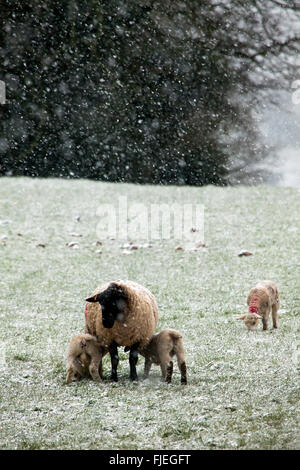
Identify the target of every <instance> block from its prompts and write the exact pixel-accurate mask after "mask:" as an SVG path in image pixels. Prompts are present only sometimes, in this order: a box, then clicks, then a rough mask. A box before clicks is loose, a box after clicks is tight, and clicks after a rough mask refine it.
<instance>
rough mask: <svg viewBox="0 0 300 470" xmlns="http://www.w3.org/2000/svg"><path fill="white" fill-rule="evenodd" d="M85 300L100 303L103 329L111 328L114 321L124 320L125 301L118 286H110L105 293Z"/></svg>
mask: <svg viewBox="0 0 300 470" xmlns="http://www.w3.org/2000/svg"><path fill="white" fill-rule="evenodd" d="M86 300H87V302H99V303H100V305H101V310H102V324H103V326H104V328H112V327H113V326H114V323H115V321H116V320H117V321H120V320H122V319H123V318H124V310H125V307H126V305H127V299H126V296H125V294H124V292H123V291H122V289H121V288H120V287H119V286H118V285H115V284H110V285H109V287H108V288H107V289H106V290H105V291H103V292H101V293H100V294H97V295H95V296H94V297H90V298H89V299H86Z"/></svg>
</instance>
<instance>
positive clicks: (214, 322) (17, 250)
mask: <svg viewBox="0 0 300 470" xmlns="http://www.w3.org/2000/svg"><path fill="white" fill-rule="evenodd" d="M120 195H123V196H124V195H126V196H127V197H128V201H129V202H143V203H147V204H150V203H151V202H155V203H157V202H159V203H174V202H179V203H187V202H192V203H200V204H204V206H205V242H206V243H207V245H208V247H207V248H199V249H198V250H197V251H188V250H175V247H176V245H178V244H181V245H182V246H183V248H185V244H184V242H182V243H180V242H178V241H175V240H160V241H154V242H153V244H152V247H151V248H149V247H145V248H139V249H137V250H132V251H131V252H130V254H123V250H122V249H121V248H120V245H121V244H122V242H120V240H118V239H115V240H111V239H103V240H101V242H102V246H101V247H99V246H95V245H94V242H96V241H97V240H98V239H99V237H98V236H97V233H96V229H97V225H98V223H99V216H98V215H97V208H98V207H99V205H100V204H102V203H110V202H114V203H116V204H117V201H118V197H119V196H120ZM299 196H300V193H299V191H298V190H297V189H290V188H274V187H255V188H249V187H248V188H245V187H238V188H216V187H212V186H208V187H204V188H191V187H180V188H178V187H151V186H143V187H141V186H135V185H125V184H124V185H121V184H119V185H118V184H103V183H99V182H93V181H67V180H39V179H26V178H2V179H0V254H1V262H0V271H1V273H0V274H1V275H0V291H1V296H0V334H1V343H0V368H1V373H0V408H1V411H0V416H1V424H0V426H1V432H0V448H2V449H54V448H57V449H67V448H72V449H295V448H297V446H298V447H299V440H298V435H297V423H298V420H297V418H298V413H299V409H298V407H297V404H298V399H299V388H298V375H297V367H298V365H297V344H296V337H297V314H299V304H300V289H299V288H300V272H299V215H300V203H299V200H300V198H299ZM78 216H80V220H78ZM74 232H75V233H77V234H78V235H82V236H81V237H75V236H74ZM72 233H73V235H71V234H72ZM195 240H197V232H195ZM70 241H75V242H76V243H78V246H79V247H78V248H77V249H76V248H70V247H68V246H67V244H68V243H69V242H70ZM132 241H133V242H136V240H132ZM38 245H44V246H38ZM99 249H101V250H102V253H101V254H100V253H97V251H98V250H99ZM243 249H245V250H250V251H252V252H253V256H249V257H238V256H237V255H238V253H239V252H240V251H241V250H243ZM117 278H123V279H124V278H128V279H132V280H135V281H137V282H139V283H141V284H144V285H145V286H147V287H148V288H149V289H150V290H151V291H152V292H153V293H154V295H155V296H156V298H157V301H158V304H159V309H160V318H159V325H158V330H161V329H162V328H165V327H172V328H177V329H179V330H181V331H182V333H183V336H184V344H185V348H186V355H187V366H188V381H189V383H188V385H187V386H181V385H180V376H179V373H178V371H177V369H176V367H175V372H174V378H173V383H172V384H171V385H167V384H165V383H163V382H161V380H160V370H159V368H157V367H155V366H153V368H152V371H151V373H150V378H149V379H147V380H146V381H143V380H140V381H139V382H138V383H131V382H130V380H129V377H128V376H129V364H128V355H127V354H126V353H124V352H123V350H121V348H120V350H119V351H120V359H121V360H120V364H119V382H118V383H117V384H115V383H112V382H110V380H109V375H110V361H109V357H108V356H106V357H105V359H104V373H105V376H106V380H105V381H104V382H103V383H102V384H98V383H94V382H93V381H91V380H83V381H81V382H80V383H73V384H71V385H69V386H67V385H65V384H64V380H65V351H66V348H67V345H68V342H69V340H70V338H71V337H72V336H73V335H74V334H77V333H79V332H81V331H82V330H83V326H84V314H83V310H84V300H85V298H86V297H87V296H88V295H90V294H91V292H92V291H93V289H94V288H95V287H96V286H97V285H98V284H99V283H100V282H102V281H106V280H111V279H117ZM259 279H272V280H274V281H275V282H276V283H277V284H278V286H279V290H280V293H281V308H280V311H279V328H278V330H273V329H272V328H270V329H269V330H268V331H266V332H263V331H262V330H261V326H260V328H259V330H258V331H256V332H248V331H247V330H246V328H245V326H244V324H243V323H242V322H238V321H236V320H235V318H236V317H237V316H238V315H239V314H240V313H242V312H245V311H246V296H247V293H248V291H249V289H250V288H251V287H252V285H253V284H254V283H255V282H256V281H257V280H259ZM142 368H143V360H142V358H140V359H139V365H138V373H139V375H140V376H141V375H142Z"/></svg>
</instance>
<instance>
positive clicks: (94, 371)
mask: <svg viewBox="0 0 300 470" xmlns="http://www.w3.org/2000/svg"><path fill="white" fill-rule="evenodd" d="M101 362H102V356H101V355H100V354H99V355H96V356H95V357H92V360H91V363H90V366H89V372H90V374H91V376H92V378H93V380H94V381H95V382H101V376H100V373H99V370H100V364H101Z"/></svg>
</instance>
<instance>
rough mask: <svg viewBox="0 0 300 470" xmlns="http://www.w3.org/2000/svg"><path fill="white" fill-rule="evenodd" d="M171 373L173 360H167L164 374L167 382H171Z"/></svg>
mask: <svg viewBox="0 0 300 470" xmlns="http://www.w3.org/2000/svg"><path fill="white" fill-rule="evenodd" d="M172 375H173V361H169V362H168V364H167V369H166V376H165V377H166V382H167V384H170V383H171V381H172Z"/></svg>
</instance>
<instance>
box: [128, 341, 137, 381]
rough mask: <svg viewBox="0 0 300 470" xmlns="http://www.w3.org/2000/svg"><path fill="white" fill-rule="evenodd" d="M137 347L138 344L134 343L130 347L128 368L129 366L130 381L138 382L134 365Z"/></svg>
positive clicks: (135, 363)
mask: <svg viewBox="0 0 300 470" xmlns="http://www.w3.org/2000/svg"><path fill="white" fill-rule="evenodd" d="M138 346H139V343H135V344H133V345H132V346H131V347H130V353H129V366H130V379H131V380H138V376H137V373H136V365H137V361H138V356H139V355H138V351H137V349H138Z"/></svg>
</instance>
